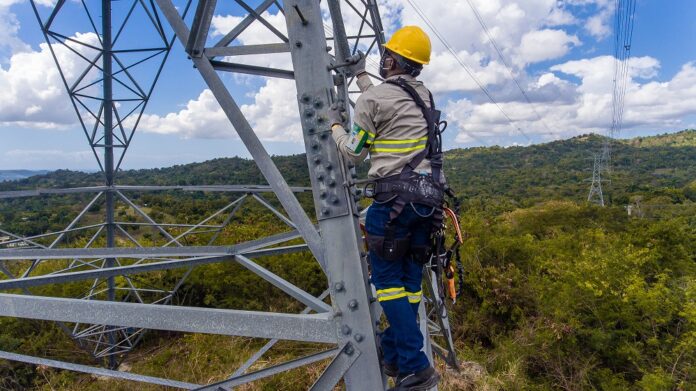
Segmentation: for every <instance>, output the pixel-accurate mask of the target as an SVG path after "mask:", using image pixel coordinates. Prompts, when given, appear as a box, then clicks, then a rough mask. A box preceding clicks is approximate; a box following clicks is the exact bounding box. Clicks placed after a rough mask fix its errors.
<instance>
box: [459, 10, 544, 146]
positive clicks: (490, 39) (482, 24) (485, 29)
mask: <svg viewBox="0 0 696 391" xmlns="http://www.w3.org/2000/svg"><path fill="white" fill-rule="evenodd" d="M466 2H467V3H468V4H469V8H471V11H473V13H474V16H475V17H476V20H478V22H479V24H480V25H481V27H482V28H483V31H484V32H485V33H486V36H488V41H489V42H490V43H491V45H492V46H493V48H494V49H495V51H496V52H497V53H498V57H499V58H500V61H501V62H502V63H503V65H505V68H506V69H507V71H508V74H509V75H510V78H511V79H512V81H513V82H514V83H515V85H516V86H517V89H519V90H520V93H522V96H523V97H524V99H525V100H526V101H527V103H529V105H530V106H531V108H532V110H533V111H534V114H536V116H537V118H538V119H539V121H540V122H541V124H542V125H544V127H545V128H546V130H547V131H548V132H549V133H552V132H551V129H549V127H548V126H547V125H546V122H545V121H544V120H543V119H542V118H541V115H539V112H538V111H537V109H536V105H535V104H534V103H533V102H532V100H531V99H529V96H528V95H527V92H526V91H525V90H524V88H522V85H521V84H520V83H519V81H518V80H517V78H515V75H514V74H513V73H512V68H511V67H510V65H509V64H508V63H507V61H505V56H503V53H502V51H501V50H500V48H498V44H497V43H496V41H495V39H494V38H493V35H492V34H491V32H490V30H488V26H486V23H485V22H484V21H483V18H482V17H481V14H480V13H479V12H478V9H477V8H476V6H474V4H473V3H472V2H471V0H466Z"/></svg>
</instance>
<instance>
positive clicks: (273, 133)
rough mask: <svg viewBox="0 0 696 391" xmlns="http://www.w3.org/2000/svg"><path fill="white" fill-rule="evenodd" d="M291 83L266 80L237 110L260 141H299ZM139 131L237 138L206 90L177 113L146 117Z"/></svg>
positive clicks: (295, 102)
mask: <svg viewBox="0 0 696 391" xmlns="http://www.w3.org/2000/svg"><path fill="white" fill-rule="evenodd" d="M296 96H297V93H296V89H295V82H294V81H292V80H283V79H269V80H267V82H266V84H265V85H264V86H263V87H261V88H260V90H259V91H258V92H256V93H255V94H254V95H253V99H254V102H253V103H252V104H247V105H242V106H241V107H240V109H241V110H242V113H244V115H245V117H246V118H247V120H249V122H250V124H251V125H252V127H253V129H254V131H255V132H256V134H257V135H258V137H259V138H261V139H263V140H271V141H300V140H302V130H301V127H300V119H299V112H298V109H297V97H296ZM139 129H140V130H141V131H144V132H152V133H160V134H177V135H180V136H182V137H184V138H236V137H237V135H236V132H235V130H234V128H233V127H232V125H231V124H230V122H229V120H228V119H227V116H226V115H225V113H224V112H223V111H222V109H221V108H220V105H219V104H218V102H217V100H216V99H215V96H214V95H213V93H212V92H211V91H210V90H208V89H206V90H203V92H201V94H200V95H199V96H198V98H196V99H193V100H190V101H189V102H188V103H187V104H186V107H185V108H184V109H182V110H180V111H179V112H177V113H169V114H167V115H164V116H159V115H153V114H145V115H143V118H142V119H141V121H140V125H139Z"/></svg>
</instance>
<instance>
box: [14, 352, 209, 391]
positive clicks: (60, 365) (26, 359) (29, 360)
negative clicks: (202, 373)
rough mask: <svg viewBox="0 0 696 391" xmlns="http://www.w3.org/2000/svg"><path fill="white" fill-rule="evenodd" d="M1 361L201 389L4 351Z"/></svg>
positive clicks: (173, 382) (185, 384)
mask: <svg viewBox="0 0 696 391" xmlns="http://www.w3.org/2000/svg"><path fill="white" fill-rule="evenodd" d="M0 359H4V360H12V361H17V362H23V363H26V364H32V365H43V366H47V367H51V368H56V369H64V370H68V371H75V372H82V373H89V374H91V375H96V376H105V377H109V378H112V379H121V380H130V381H135V382H140V383H147V384H155V385H158V386H166V387H176V388H181V389H185V390H193V389H196V388H199V387H200V385H198V384H193V383H186V382H180V381H176V380H169V379H162V378H159V377H153V376H144V375H138V374H135V373H129V372H121V371H114V370H110V369H104V368H95V367H90V366H88V365H81V364H73V363H68V362H64V361H58V360H49V359H45V358H39V357H33V356H26V355H23V354H17V353H11V352H4V351H0Z"/></svg>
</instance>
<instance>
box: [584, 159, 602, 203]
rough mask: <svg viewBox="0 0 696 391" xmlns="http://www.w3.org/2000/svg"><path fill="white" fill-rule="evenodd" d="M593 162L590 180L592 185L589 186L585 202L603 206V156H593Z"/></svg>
mask: <svg viewBox="0 0 696 391" xmlns="http://www.w3.org/2000/svg"><path fill="white" fill-rule="evenodd" d="M593 160H594V163H593V164H592V179H590V180H591V181H592V184H591V185H590V194H589V195H588V196H587V201H589V202H592V203H594V204H597V205H599V206H604V193H603V192H602V170H603V169H604V168H603V164H602V162H603V161H604V159H603V155H595V156H594V159H593Z"/></svg>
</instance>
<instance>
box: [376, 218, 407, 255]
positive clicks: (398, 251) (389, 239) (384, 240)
mask: <svg viewBox="0 0 696 391" xmlns="http://www.w3.org/2000/svg"><path fill="white" fill-rule="evenodd" d="M410 243H411V235H410V234H409V235H407V236H406V237H405V238H400V239H398V238H395V237H394V227H393V226H391V225H387V227H386V229H385V232H384V236H377V235H372V234H370V233H368V234H367V245H368V246H369V248H370V250H372V251H374V252H375V253H377V255H379V256H380V257H382V258H384V259H386V260H387V261H398V260H402V259H404V258H405V257H406V254H408V252H409V250H410V249H411V244H410Z"/></svg>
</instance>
